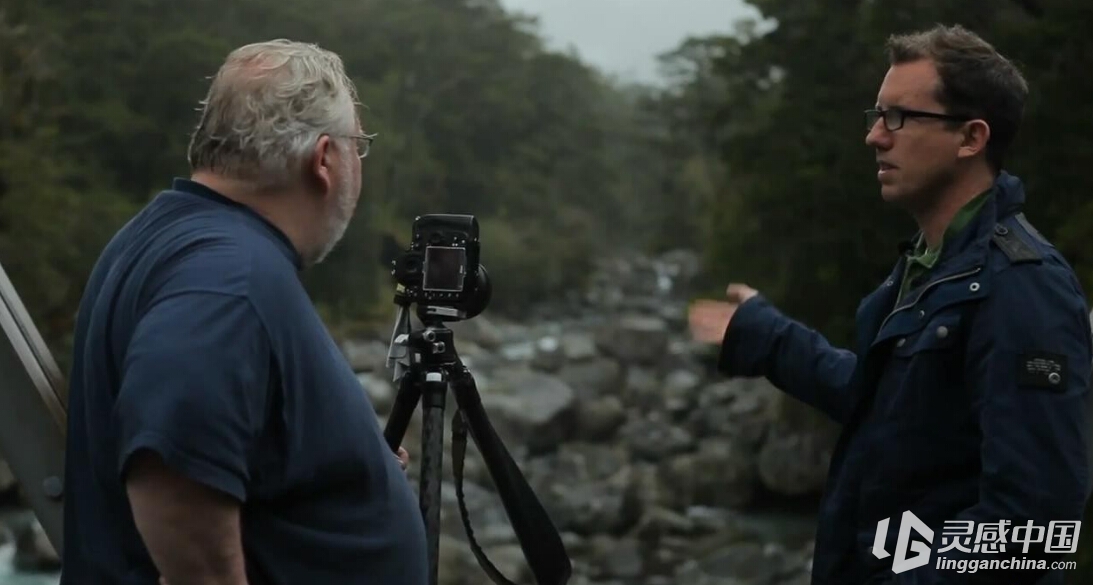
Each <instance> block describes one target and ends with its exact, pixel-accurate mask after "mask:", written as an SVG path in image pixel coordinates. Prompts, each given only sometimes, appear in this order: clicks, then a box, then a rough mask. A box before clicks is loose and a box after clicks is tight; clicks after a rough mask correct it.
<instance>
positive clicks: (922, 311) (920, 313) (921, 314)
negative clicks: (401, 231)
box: [918, 309, 926, 319]
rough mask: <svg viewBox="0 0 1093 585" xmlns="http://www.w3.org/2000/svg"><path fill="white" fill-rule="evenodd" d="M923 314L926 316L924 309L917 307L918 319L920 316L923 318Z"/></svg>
mask: <svg viewBox="0 0 1093 585" xmlns="http://www.w3.org/2000/svg"><path fill="white" fill-rule="evenodd" d="M925 316H926V311H924V310H922V309H919V311H918V318H919V319H921V318H923V317H925Z"/></svg>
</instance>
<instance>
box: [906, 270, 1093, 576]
mask: <svg viewBox="0 0 1093 585" xmlns="http://www.w3.org/2000/svg"><path fill="white" fill-rule="evenodd" d="M971 325H972V326H971V332H970V334H969V340H968V346H967V348H966V354H965V375H966V377H967V381H968V389H969V390H970V391H971V392H972V397H973V399H974V405H975V409H976V412H975V415H976V417H977V420H978V423H979V427H980V431H981V433H982V438H981V457H982V469H981V473H980V483H979V501H978V502H977V503H976V504H975V505H973V506H971V507H969V508H967V509H965V510H963V511H962V512H961V513H960V514H958V515H957V516H956V517H954V518H952V519H951V520H952V521H955V523H953V524H950V523H949V522H948V521H947V522H946V525H945V526H942V527H938V528H941V530H940V531H935V534H934V538H933V546H932V555H931V557H930V559H929V560H930V562H929V563H928V564H927V565H925V566H922V567H919V568H916V569H913V570H910V571H907V572H905V573H902V574H899V575H896V576H895V579H894V580H893V582H894V583H896V584H899V585H911V584H913V585H923V584H926V583H929V584H939V585H942V584H943V585H950V584H957V583H960V584H965V583H967V584H971V583H976V584H985V583H991V584H995V583H997V584H1000V585H1001V584H1005V585H1022V584H1033V583H1036V582H1037V580H1038V579H1039V578H1041V577H1042V576H1043V575H1044V574H1045V573H1047V572H1049V571H1051V570H1052V569H1053V567H1052V563H1053V562H1055V561H1058V560H1061V559H1063V557H1064V554H1065V553H1067V552H1071V550H1070V549H1071V547H1072V546H1073V545H1074V543H1076V542H1077V540H1078V539H1077V536H1078V534H1077V532H1078V531H1077V529H1076V528H1077V527H1076V526H1075V525H1074V524H1075V523H1076V522H1078V521H1080V520H1081V518H1082V512H1083V509H1084V507H1085V503H1086V500H1087V498H1088V497H1089V494H1090V489H1091V481H1093V479H1091V476H1090V449H1091V445H1090V440H1091V436H1090V425H1091V423H1093V421H1091V414H1090V413H1091V402H1090V400H1091V399H1090V389H1089V382H1090V369H1091V366H1093V349H1091V341H1090V337H1091V335H1090V322H1089V314H1088V309H1087V307H1086V304H1085V300H1084V295H1083V294H1082V292H1081V289H1080V288H1079V286H1078V283H1077V280H1076V278H1074V276H1073V274H1072V273H1071V272H1070V270H1069V269H1068V268H1066V267H1065V266H1064V265H1062V264H1061V263H1060V262H1058V261H1056V260H1054V259H1052V258H1050V257H1048V258H1045V259H1044V260H1043V263H1040V264H1018V265H1013V266H1010V267H1008V268H1007V269H1006V270H1004V271H1002V272H1000V273H999V274H998V275H997V276H996V277H995V280H994V282H993V283H992V288H991V294H990V296H989V297H988V298H987V299H986V300H985V301H984V304H983V305H982V306H981V307H980V309H979V311H978V312H977V315H976V317H975V318H974V319H973V320H972V323H971ZM1000 523H1002V524H1000ZM988 524H993V525H994V526H996V527H999V528H1001V529H1002V530H1001V534H1002V539H995V538H994V537H992V539H995V540H1004V541H1005V542H1004V551H1002V550H999V548H998V547H995V548H994V550H992V551H989V552H982V545H981V548H980V552H976V548H975V543H976V542H977V541H976V538H975V537H976V536H977V535H978V534H979V532H980V530H981V528H980V527H981V526H984V525H988ZM957 527H960V531H961V532H962V533H967V532H968V528H967V527H971V528H972V530H973V532H972V534H973V536H972V537H971V538H970V539H969V540H963V539H962V541H961V542H962V543H966V544H964V546H963V548H964V549H967V550H968V551H970V552H963V551H962V548H961V547H955V546H953V544H954V543H953V535H954V532H953V530H954V529H956V528H957ZM1015 529H1016V530H1015ZM987 530H988V531H989V532H993V533H995V534H998V531H997V530H996V529H995V528H989V529H987ZM1068 534H1069V535H1070V537H1071V539H1070V540H1067V538H1066V537H1067V535H1068ZM1037 540H1039V541H1040V542H1036V541H1037ZM1025 541H1033V542H1031V543H1030V544H1028V545H1027V546H1028V551H1027V552H1025V546H1026V545H1025V544H1024V542H1025ZM980 542H981V541H980ZM941 551H944V552H941ZM939 559H943V561H939ZM1013 559H1018V560H1020V561H1022V566H1020V567H1017V568H1014V567H1013V566H1012V560H1013ZM950 561H951V562H952V563H955V564H948V562H950ZM992 561H993V562H994V563H996V564H994V565H992V564H991V563H992ZM1004 561H1007V562H1009V563H1010V564H1009V565H1005V564H1003V562H1004ZM1028 561H1032V563H1029V562H1028ZM941 562H944V563H946V564H945V565H942V566H941V567H940V568H939V564H940V563H941ZM961 564H962V565H963V566H964V567H965V570H964V571H963V572H962V571H959V570H957V569H956V568H953V567H954V566H957V567H958V566H960V565H961ZM1030 565H1031V566H1030Z"/></svg>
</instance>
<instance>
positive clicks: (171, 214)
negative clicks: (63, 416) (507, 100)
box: [61, 41, 428, 585]
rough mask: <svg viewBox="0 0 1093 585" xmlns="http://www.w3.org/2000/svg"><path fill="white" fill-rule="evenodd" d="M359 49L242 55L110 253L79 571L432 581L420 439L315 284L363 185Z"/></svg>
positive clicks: (81, 431) (92, 333) (76, 468)
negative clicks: (183, 156) (406, 433)
mask: <svg viewBox="0 0 1093 585" xmlns="http://www.w3.org/2000/svg"><path fill="white" fill-rule="evenodd" d="M357 106H358V104H357V97H356V91H355V89H354V86H353V84H352V82H351V81H350V79H349V77H348V76H347V75H346V73H345V70H344V66H343V64H342V61H341V59H340V58H339V57H338V56H337V55H335V54H333V53H330V52H329V51H325V50H322V49H320V48H318V47H315V46H312V45H307V44H302V43H295V42H289V41H271V42H265V43H256V44H253V45H248V46H245V47H241V48H239V49H237V50H235V51H233V52H232V53H231V54H230V55H229V56H228V58H227V61H226V62H225V63H224V64H223V66H222V67H221V69H220V71H219V72H218V73H217V75H216V76H215V78H214V79H213V81H212V85H211V87H210V89H209V92H208V95H207V97H206V100H205V101H204V108H203V110H202V114H201V119H200V122H199V123H198V125H197V128H196V130H195V132H194V134H193V137H192V141H191V144H190V150H189V160H190V166H191V168H192V174H191V176H190V178H186V179H181V178H180V179H175V180H174V182H173V184H172V185H171V186H170V188H169V189H166V190H165V191H163V192H161V193H160V194H159V195H158V196H157V197H156V198H155V199H154V200H153V201H151V202H150V203H149V204H148V205H147V206H146V207H145V208H144V209H143V210H142V211H141V212H140V213H139V214H137V215H136V216H135V217H134V218H133V219H132V220H131V221H130V222H129V223H128V224H127V225H126V226H124V227H123V228H122V229H121V230H120V232H119V233H118V234H116V235H115V237H114V238H113V240H112V241H111V242H110V244H109V245H108V246H107V248H106V249H105V250H104V251H103V253H102V256H101V257H100V259H99V261H98V263H97V264H96V266H95V267H94V270H93V272H92V274H91V277H90V280H89V282H88V284H87V287H86V292H85V294H84V298H83V300H82V302H81V305H80V311H79V318H78V322H77V329H76V332H75V340H74V351H75V355H74V359H73V369H72V375H71V380H70V381H71V387H70V394H69V411H68V414H69V416H68V423H69V427H68V435H67V439H68V445H67V453H66V461H65V463H66V467H67V470H66V475H65V481H66V490H65V531H64V550H63V558H62V562H63V573H62V577H61V583H62V584H64V585H69V584H71V585H77V584H78V585H107V584H120V583H132V584H137V583H140V584H148V585H152V584H155V583H157V582H159V583H168V584H170V585H187V584H197V583H200V584H203V585H296V584H302V583H372V584H376V585H424V584H425V583H426V574H427V573H426V571H427V568H428V559H427V557H426V548H425V528H424V524H423V522H422V517H421V513H420V511H419V508H418V504H417V498H416V497H415V495H414V493H413V490H412V488H411V485H410V482H409V480H408V478H407V477H406V474H405V471H404V470H405V465H406V455H405V452H404V451H400V455H401V458H396V456H395V455H394V454H393V453H391V450H390V448H389V447H388V446H387V443H386V441H385V440H384V438H383V434H382V431H381V429H380V427H379V421H378V420H377V417H376V411H375V409H374V408H373V406H372V405H371V404H370V402H369V400H368V396H367V394H366V392H365V391H364V389H363V388H361V384H360V382H359V381H358V380H357V377H356V375H355V374H354V372H353V370H352V369H351V368H350V366H349V365H348V364H347V363H346V361H345V359H344V358H343V356H342V354H341V352H340V351H339V349H338V347H337V345H336V344H335V343H334V342H333V341H332V339H331V337H330V335H329V333H328V332H327V328H326V326H325V324H324V323H323V321H322V320H321V319H320V318H319V316H318V315H317V314H316V312H315V309H314V306H313V304H312V302H311V300H310V299H309V298H308V295H307V293H306V291H305V290H304V288H303V286H302V285H301V281H300V277H299V272H300V271H302V270H304V269H306V268H308V267H310V266H312V265H314V264H316V263H318V262H321V261H322V260H323V259H324V258H325V257H326V256H327V254H329V252H330V251H331V250H332V249H333V247H334V246H335V244H336V243H337V242H338V241H339V240H340V239H341V237H342V235H343V234H344V232H345V230H346V226H347V225H348V223H349V220H350V218H351V216H352V215H353V212H354V210H355V208H356V205H357V200H358V198H359V196H360V189H361V159H362V158H364V157H365V156H366V155H367V154H368V149H369V147H370V145H371V143H372V140H373V138H374V135H370V134H365V133H364V132H363V131H362V130H361V120H360V118H359V116H358V113H357V109H358V108H357Z"/></svg>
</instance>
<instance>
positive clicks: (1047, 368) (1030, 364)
mask: <svg viewBox="0 0 1093 585" xmlns="http://www.w3.org/2000/svg"><path fill="white" fill-rule="evenodd" d="M1017 384H1018V385H1021V386H1034V387H1037V388H1050V389H1053V390H1055V389H1058V390H1062V389H1064V388H1066V356H1065V355H1062V354H1057V353H1047V352H1042V351H1033V352H1028V353H1023V354H1021V355H1020V356H1018V360H1017Z"/></svg>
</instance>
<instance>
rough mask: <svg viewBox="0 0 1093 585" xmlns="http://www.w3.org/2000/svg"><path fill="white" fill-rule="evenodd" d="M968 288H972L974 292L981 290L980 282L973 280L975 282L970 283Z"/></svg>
mask: <svg viewBox="0 0 1093 585" xmlns="http://www.w3.org/2000/svg"><path fill="white" fill-rule="evenodd" d="M968 290H970V291H972V292H975V291H977V290H979V283H978V282H973V283H971V284H969V285H968Z"/></svg>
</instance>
